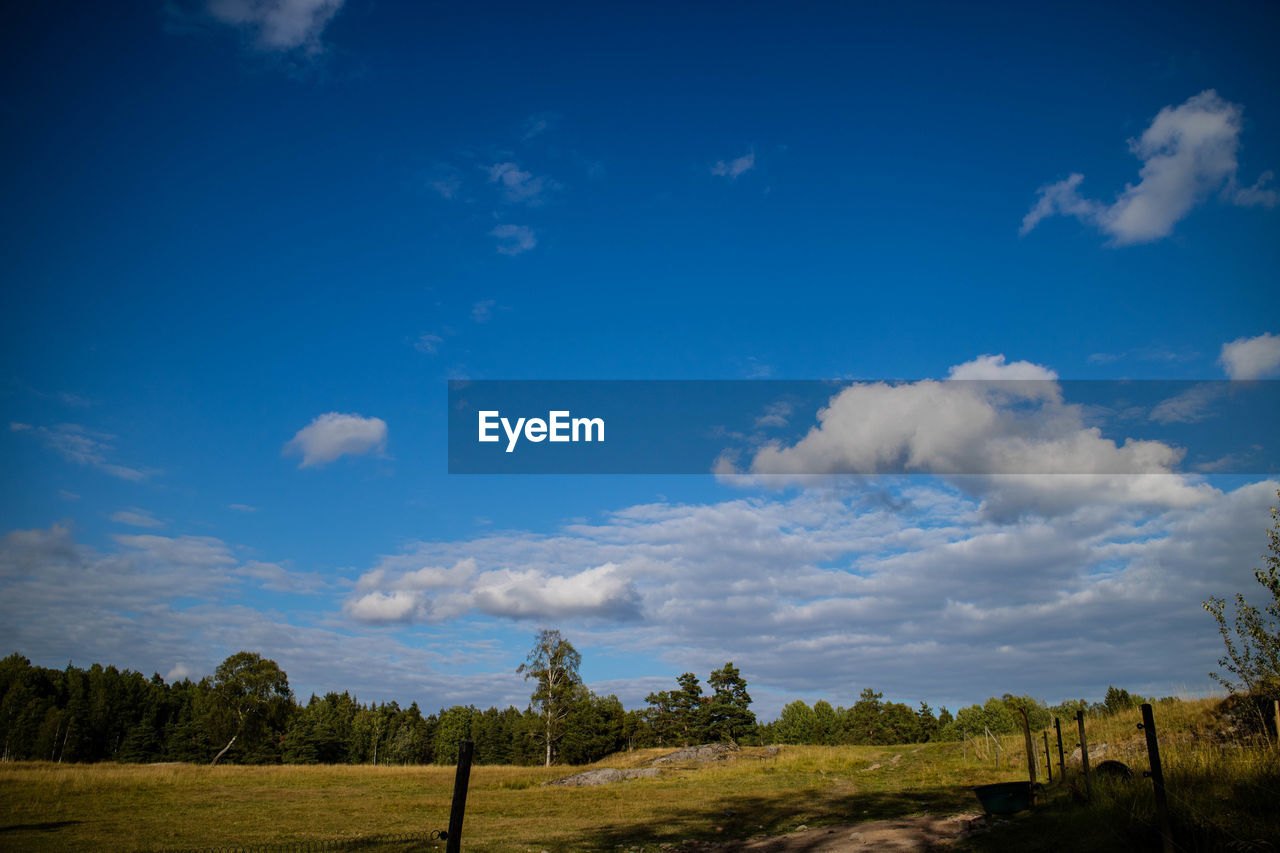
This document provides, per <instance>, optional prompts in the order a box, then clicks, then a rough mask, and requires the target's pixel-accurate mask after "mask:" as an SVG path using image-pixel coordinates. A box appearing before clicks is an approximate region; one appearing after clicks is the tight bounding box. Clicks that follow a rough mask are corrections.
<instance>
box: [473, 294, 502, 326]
mask: <svg viewBox="0 0 1280 853" xmlns="http://www.w3.org/2000/svg"><path fill="white" fill-rule="evenodd" d="M496 304H497V302H496V301H495V300H493V299H481V300H480V301H479V302H477V303H475V304H474V305H472V306H471V319H472V320H474V321H475V322H477V323H487V322H489V320H491V319H492V318H493V306H494V305H496Z"/></svg>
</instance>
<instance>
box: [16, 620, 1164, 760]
mask: <svg viewBox="0 0 1280 853" xmlns="http://www.w3.org/2000/svg"><path fill="white" fill-rule="evenodd" d="M550 634H552V635H554V637H555V639H556V640H557V641H558V642H561V643H564V646H566V647H568V649H569V650H572V647H571V646H568V643H567V642H566V641H563V640H562V639H560V638H559V637H558V634H556V633H555V632H550ZM575 654H576V653H575ZM533 659H534V656H533V655H532V654H531V660H533ZM524 669H525V668H524V667H522V670H524ZM568 670H570V671H569V672H568V674H567V676H566V677H565V679H564V681H563V684H562V685H561V686H560V687H559V688H558V689H557V690H556V691H554V692H551V693H548V692H547V691H545V690H543V686H544V682H543V680H542V679H540V678H535V685H536V686H535V690H534V692H533V696H532V697H531V701H530V704H529V706H527V707H526V708H525V709H523V710H521V709H518V708H516V707H507V708H502V709H499V708H494V707H491V708H486V709H484V710H481V709H480V708H477V707H476V706H474V705H455V706H453V707H449V708H441V709H439V710H438V711H435V712H431V713H424V712H423V711H422V709H421V708H419V706H418V704H417V703H416V702H413V703H411V704H409V705H408V706H407V707H402V706H401V705H399V704H398V703H397V702H384V703H362V702H360V701H359V699H358V698H356V697H354V696H352V695H350V694H349V693H347V692H342V693H336V692H330V693H326V694H325V695H324V696H316V695H312V696H310V697H309V698H308V699H307V700H306V701H305V702H303V701H299V700H298V699H297V698H296V697H294V695H293V693H292V691H291V690H290V688H289V687H288V680H287V676H286V674H285V673H284V672H283V671H282V670H281V669H280V668H279V667H278V666H277V665H276V664H275V663H274V662H273V661H270V660H268V659H266V658H262V657H261V656H260V655H257V654H254V653H251V652H240V653H238V654H236V655H232V656H231V657H229V658H228V659H227V660H226V661H224V662H223V664H222V665H220V666H219V667H218V671H217V672H216V673H215V674H214V675H213V676H210V677H206V678H203V679H201V680H199V681H192V680H190V679H182V680H178V681H175V682H173V683H168V682H166V681H165V680H164V679H163V678H161V677H160V676H159V675H152V676H151V677H150V678H148V677H146V676H145V675H143V674H142V673H140V672H135V671H132V670H128V669H125V670H120V669H117V668H116V667H114V666H103V665H101V664H96V663H95V664H93V665H92V666H90V667H89V668H88V669H81V668H78V667H75V666H72V665H70V664H68V666H67V667H66V668H65V669H61V670H59V669H50V668H46V667H40V666H34V665H32V663H31V662H30V661H29V660H28V659H27V658H25V657H23V656H21V655H19V654H17V653H15V654H11V655H9V656H8V657H6V658H4V659H3V660H0V743H3V747H2V752H0V760H5V761H14V760H37V761H51V762H59V763H64V762H100V761H115V762H122V763H151V762H170V761H172V762H193V763H209V762H212V761H217V760H221V761H224V762H233V763H241V764H279V763H285V764H396V765H408V764H432V763H435V764H450V763H452V762H453V761H454V760H455V759H456V756H457V748H458V744H459V742H461V741H462V740H464V739H468V740H471V741H473V742H474V744H475V753H474V756H475V761H476V762H477V763H479V764H516V765H533V764H540V763H544V761H546V760H547V757H548V755H551V756H552V759H553V760H554V762H556V763H561V764H587V763H590V762H593V761H597V760H599V759H601V758H603V757H604V756H606V755H608V754H610V753H613V752H618V751H620V750H627V749H636V748H644V747H653V746H661V747H666V746H673V747H674V746H683V745H688V744H693V743H704V742H708V741H718V740H733V741H736V742H739V743H742V744H744V745H752V744H770V743H786V744H815V745H816V744H831V745H837V744H855V745H859V744H888V743H923V742H926V741H931V740H958V739H959V738H960V737H961V736H962V734H963V733H965V732H967V733H968V734H970V735H981V734H982V733H983V731H984V730H989V731H990V732H991V733H993V734H999V733H1008V732H1013V731H1015V727H1016V726H1017V725H1019V722H1018V721H1019V717H1018V714H1017V710H1016V709H1017V708H1018V707H1020V706H1022V707H1026V708H1027V709H1028V712H1029V715H1030V717H1031V720H1030V722H1031V725H1032V727H1033V729H1034V728H1041V727H1043V726H1045V725H1047V724H1049V723H1050V722H1051V720H1052V717H1053V716H1054V715H1058V716H1060V717H1062V718H1063V719H1064V720H1065V719H1068V718H1074V714H1075V711H1076V710H1077V709H1083V710H1086V711H1100V710H1117V709H1120V708H1125V707H1130V706H1131V705H1134V704H1137V703H1138V702H1141V701H1145V700H1143V699H1142V697H1140V696H1133V695H1130V694H1129V693H1128V692H1127V691H1124V690H1120V689H1117V688H1114V687H1112V688H1111V689H1110V690H1109V691H1108V692H1107V696H1106V699H1105V700H1104V702H1101V703H1089V702H1086V701H1085V700H1077V701H1074V702H1068V703H1064V704H1062V705H1058V706H1054V707H1049V706H1046V705H1045V703H1043V702H1041V701H1039V700H1037V699H1034V698H1032V697H1027V696H1015V695H1012V694H1005V695H1004V696H1002V697H999V698H997V697H992V698H990V699H988V700H987V701H986V702H985V703H984V704H981V705H972V706H969V707H966V708H962V709H960V710H959V711H958V712H957V713H956V714H955V715H952V714H951V713H950V712H949V711H948V710H947V709H946V708H942V709H940V711H939V712H938V713H936V714H935V713H934V712H933V710H932V709H930V707H929V705H927V704H926V703H924V702H921V703H920V705H919V707H918V708H912V707H910V706H908V705H906V704H903V703H899V702H885V701H884V700H883V696H882V694H880V693H877V692H875V691H873V690H871V689H869V688H868V689H865V690H863V691H862V693H861V695H860V696H859V698H858V699H857V701H855V702H853V703H852V704H851V705H850V706H848V707H841V706H838V705H832V704H831V703H829V702H827V701H818V702H815V703H814V704H813V705H812V706H809V705H808V704H806V703H805V702H802V701H795V702H792V703H790V704H788V705H787V706H785V707H784V708H783V709H782V711H781V713H780V714H779V716H778V718H777V719H776V720H773V721H771V722H768V723H763V724H761V723H759V722H758V721H757V720H756V718H755V715H754V714H753V713H752V712H751V710H750V707H749V706H750V704H751V698H750V695H749V694H748V693H747V684H746V681H745V679H743V677H742V675H741V673H740V671H739V670H738V669H737V668H736V667H735V666H734V665H733V664H732V663H726V664H725V666H724V667H723V668H721V669H718V670H715V671H714V672H712V673H711V676H710V677H709V679H708V681H707V685H708V686H709V687H710V688H711V692H710V694H707V693H704V692H703V687H702V684H701V683H700V681H699V679H698V677H697V676H696V675H695V674H693V673H684V674H682V675H681V676H680V677H679V678H678V679H677V680H676V684H675V687H674V689H672V690H669V691H660V692H656V693H651V694H649V696H647V697H646V701H647V705H646V706H645V707H643V708H639V709H631V710H628V709H626V708H624V707H623V705H622V702H621V701H619V699H618V698H617V697H616V696H613V695H609V696H600V695H597V694H595V693H593V692H592V691H591V690H590V689H588V688H587V687H586V686H585V685H584V684H583V683H582V682H581V680H580V679H578V678H577V672H576V670H577V666H576V663H575V664H574V665H573V666H571V667H568ZM531 673H536V668H535V667H529V671H526V675H527V676H528V675H530V674H531ZM548 712H551V716H550V717H549V716H548ZM548 719H551V720H552V722H553V725H552V726H551V734H550V739H551V741H552V746H553V749H552V750H548V749H547V741H548Z"/></svg>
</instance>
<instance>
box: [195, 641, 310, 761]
mask: <svg viewBox="0 0 1280 853" xmlns="http://www.w3.org/2000/svg"><path fill="white" fill-rule="evenodd" d="M210 688H211V693H212V698H213V708H212V710H213V714H214V717H215V721H216V725H217V727H218V728H219V729H221V731H222V734H224V735H225V734H226V733H227V732H230V733H231V738H230V740H228V741H227V745H226V746H224V747H223V748H222V750H221V751H220V752H219V753H218V754H217V755H215V756H214V757H213V761H211V762H210V764H211V765H213V764H217V763H218V761H219V760H220V759H221V758H222V756H224V755H226V754H227V750H229V749H231V747H232V745H233V744H235V742H236V741H237V740H238V739H239V738H240V737H241V736H243V735H247V734H251V735H258V734H261V733H262V732H263V731H264V730H270V729H272V728H278V729H281V730H282V729H283V728H284V723H285V722H286V721H287V719H288V713H289V711H291V710H292V709H293V691H291V690H290V689H289V679H288V677H287V676H286V675H285V674H284V671H283V670H282V669H280V666H279V665H278V664H277V663H276V662H275V661H273V660H268V659H267V658H264V657H262V656H261V655H259V654H257V653H256V652H236V653H235V654H234V655H232V656H231V657H229V658H227V659H226V660H224V661H223V662H222V663H220V664H218V668H217V670H216V671H215V672H214V674H213V681H212V682H211V683H210Z"/></svg>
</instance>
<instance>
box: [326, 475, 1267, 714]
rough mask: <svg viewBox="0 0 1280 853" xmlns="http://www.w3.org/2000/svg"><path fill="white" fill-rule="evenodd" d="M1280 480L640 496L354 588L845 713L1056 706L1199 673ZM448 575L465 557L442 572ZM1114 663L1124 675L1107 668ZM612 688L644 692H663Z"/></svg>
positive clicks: (410, 610)
mask: <svg viewBox="0 0 1280 853" xmlns="http://www.w3.org/2000/svg"><path fill="white" fill-rule="evenodd" d="M1277 486H1280V484H1278V483H1276V482H1274V481H1269V482H1263V483H1255V484H1250V485H1247V486H1243V487H1241V488H1239V489H1237V490H1236V491H1233V492H1227V493H1223V492H1219V491H1216V490H1212V489H1209V490H1206V491H1205V492H1204V493H1203V494H1202V496H1201V497H1202V499H1201V500H1200V501H1198V502H1196V503H1195V504H1194V505H1183V506H1179V505H1159V504H1155V505H1153V506H1154V508H1152V507H1136V506H1134V505H1133V504H1129V503H1114V502H1113V503H1107V502H1105V501H1093V502H1082V503H1078V504H1077V505H1075V506H1074V507H1071V508H1070V509H1069V510H1068V511H1066V512H1064V513H1062V514H1059V515H1055V516H1027V515H1021V516H1016V517H1010V518H1003V519H1001V518H993V517H991V516H990V515H989V514H988V513H986V512H984V510H983V508H982V506H981V504H980V503H979V502H978V501H976V500H975V499H974V498H972V497H970V496H968V495H967V494H966V493H965V492H964V491H963V490H962V489H958V488H954V487H951V486H948V485H946V484H944V483H941V482H939V481H937V480H932V479H930V480H924V481H922V480H920V479H903V480H897V481H893V480H889V481H881V482H880V483H879V484H878V485H876V486H874V487H873V486H872V485H870V484H866V483H863V484H859V485H857V486H855V487H853V488H849V489H829V490H807V491H803V492H800V493H798V494H796V495H795V496H793V497H790V498H787V499H785V500H783V499H779V500H765V499H760V498H744V499H741V500H732V501H723V502H718V503H711V504H676V503H666V502H662V503H653V504H643V505H638V506H633V507H628V508H625V509H622V510H619V511H616V512H613V513H609V514H608V515H607V517H605V518H604V519H603V520H602V521H600V522H598V523H578V524H570V525H567V526H566V527H564V528H563V529H562V530H560V531H558V532H556V533H554V534H550V535H538V534H533V533H520V532H507V533H502V534H495V535H491V536H484V537H480V538H476V539H470V540H463V541H457V542H424V543H418V544H417V545H414V546H410V547H409V548H408V549H406V551H405V552H404V553H402V554H398V555H393V556H391V557H387V558H384V559H383V561H382V562H381V563H380V564H379V565H378V567H377V568H376V569H374V570H373V571H371V572H370V573H368V574H369V576H371V577H369V580H368V583H370V584H371V586H369V587H368V588H366V589H363V590H357V592H356V594H355V597H354V599H353V601H354V602H356V604H358V605H359V611H361V612H363V615H365V616H369V617H381V619H383V620H390V621H401V622H414V621H422V620H424V618H426V617H427V616H428V615H431V616H436V615H438V613H436V612H435V611H434V610H430V611H428V610H424V609H423V607H424V602H425V603H427V605H426V606H428V607H431V608H434V607H435V606H436V604H435V602H436V601H438V600H439V599H440V598H443V597H447V596H451V595H452V596H463V597H465V599H466V607H468V608H470V611H469V612H477V611H478V612H479V613H481V614H486V613H488V614H492V615H494V616H498V617H501V618H505V619H525V618H536V619H548V618H550V619H555V620H556V623H557V624H560V625H566V626H568V627H574V628H575V637H578V636H580V637H582V638H583V642H584V643H585V644H586V645H587V646H589V647H590V648H591V649H593V650H595V651H596V653H597V654H598V653H602V652H609V651H613V652H616V653H618V654H626V655H628V656H630V657H635V658H643V657H645V656H648V657H653V658H660V659H662V660H665V661H668V662H669V664H670V667H669V672H671V673H674V672H680V671H684V670H693V671H706V670H708V669H709V668H711V667H713V666H719V665H720V664H721V663H723V662H724V661H725V660H733V661H735V662H737V663H738V664H739V665H740V666H743V667H744V670H746V671H747V673H748V677H749V678H750V679H751V683H752V685H753V688H754V687H757V686H758V687H760V688H761V689H767V690H772V691H777V692H778V694H779V695H780V696H781V695H783V694H785V692H786V691H816V692H818V693H819V695H824V696H825V697H826V698H828V699H831V700H832V701H837V702H844V703H846V704H847V703H848V702H851V701H853V700H854V699H855V698H856V693H857V690H858V689H860V687H862V686H873V687H875V688H876V689H879V690H886V692H888V693H889V694H890V695H892V696H896V697H902V698H907V699H912V700H913V701H914V700H915V699H928V700H929V701H931V702H935V703H936V702H938V701H946V700H949V699H951V698H952V697H964V698H966V699H967V701H973V699H980V698H982V697H984V696H987V695H991V694H993V693H994V694H996V695H998V694H999V693H1001V692H1003V691H1004V690H1006V689H1011V686H1012V685H1018V689H1019V690H1023V689H1025V690H1029V691H1031V692H1041V693H1042V695H1045V696H1046V698H1050V699H1054V698H1065V696H1067V695H1070V694H1074V695H1101V692H1102V691H1104V690H1105V689H1106V686H1107V683H1108V680H1114V679H1117V678H1120V677H1122V675H1123V677H1124V678H1125V679H1126V680H1128V681H1130V682H1131V683H1133V684H1135V685H1137V684H1139V683H1142V684H1151V685H1154V686H1155V689H1158V690H1161V691H1164V692H1170V691H1171V690H1172V689H1173V688H1174V686H1176V685H1178V684H1182V683H1197V684H1199V683H1203V682H1204V681H1205V675H1204V673H1206V672H1207V671H1208V670H1209V669H1211V668H1212V666H1213V661H1214V660H1215V659H1216V657H1217V655H1218V654H1219V653H1220V652H1219V647H1220V642H1219V641H1218V638H1217V636H1216V634H1214V632H1213V631H1212V630H1209V629H1206V628H1205V626H1204V624H1203V618H1204V614H1203V611H1202V610H1201V609H1200V607H1199V602H1200V601H1202V600H1204V599H1205V598H1206V597H1207V596H1208V595H1211V594H1223V593H1224V592H1227V593H1229V592H1230V591H1232V590H1236V589H1247V588H1248V584H1251V583H1252V582H1253V581H1252V576H1251V574H1250V569H1251V567H1252V566H1253V565H1255V563H1256V560H1257V553H1258V550H1259V549H1260V548H1261V547H1262V546H1263V544H1264V542H1263V539H1262V536H1261V530H1262V529H1263V528H1264V527H1265V525H1266V521H1267V508H1268V506H1269V504H1270V503H1271V502H1272V501H1273V500H1274V499H1275V498H1274V496H1275V489H1276V488H1277ZM876 489H881V490H888V491H889V492H890V493H891V495H892V500H880V499H878V497H877V496H876V495H875V494H873V492H874V491H875V490H876ZM463 553H465V554H466V555H467V557H466V558H465V559H469V560H474V562H475V566H476V568H475V573H474V574H467V573H466V572H463V571H458V572H456V573H455V574H454V575H452V576H451V578H450V580H449V581H448V583H449V584H451V585H448V586H439V587H436V589H435V591H434V594H433V596H428V595H427V594H426V593H425V592H420V594H419V595H418V596H417V597H414V596H413V595H411V594H410V592H411V591H410V590H409V589H408V588H407V586H406V585H405V584H403V583H401V582H400V580H399V578H400V576H401V575H403V574H405V573H407V572H412V571H416V570H417V568H416V567H419V566H421V565H430V566H437V567H439V566H448V565H450V560H451V559H454V560H456V559H458V558H457V557H456V555H458V554H463ZM454 565H455V566H456V565H457V563H456V562H454ZM583 565H588V566H593V567H595V568H592V569H587V570H585V571H584V570H581V569H579V568H577V567H579V566H583ZM440 571H452V570H441V569H433V574H432V577H433V578H437V577H438V575H437V574H436V573H437V572H440ZM624 579H625V584H624V583H622V582H623V581H624ZM362 582H363V579H362ZM375 593H377V594H375ZM366 597H368V598H367V601H362V599H365V598H366ZM610 600H612V601H613V602H615V604H613V605H610V604H609V601H610ZM629 600H631V601H634V602H635V605H634V607H632V606H630V605H629V604H628V603H627V602H628V601H629ZM619 605H621V606H619ZM349 612H351V613H352V615H355V613H356V612H357V611H356V605H353V607H352V609H351V610H350V611H349ZM448 618H456V617H454V616H450V617H448ZM371 621H378V620H376V619H374V620H371ZM1134 624H1141V625H1143V626H1144V630H1143V631H1141V632H1135V631H1133V630H1132V629H1131V626H1132V625H1134ZM1011 637H1021V638H1024V639H1023V640H1020V641H1019V642H1018V643H1011V642H1010V638H1011ZM1082 637H1083V638H1087V639H1086V640H1081V638H1082ZM1026 638H1034V639H1030V640H1028V639H1026ZM577 642H578V640H577V639H575V643H577ZM1024 642H1029V643H1031V645H1032V646H1033V649H1032V650H1031V651H1024V650H1023V649H1022V645H1023V643H1024ZM1006 647H1016V651H1010V652H999V651H998V650H999V649H1002V648H1006ZM579 648H584V645H582V644H580V645H579ZM1161 650H1163V652H1162V651H1161ZM1148 655H1152V656H1153V657H1150V658H1148V657H1147V656H1148ZM1099 657H1105V658H1106V659H1108V660H1112V661H1115V662H1116V666H1118V667H1119V668H1120V670H1123V674H1122V673H1121V672H1119V671H1116V670H1114V669H1113V670H1109V671H1108V672H1107V673H1106V674H1104V675H1099V674H1098V673H1097V672H1096V666H1095V664H1094V661H1096V660H1097V659H1098V658H1099ZM1041 658H1045V659H1048V660H1051V661H1052V662H1053V664H1054V667H1055V669H1054V671H1053V674H1052V675H1051V676H1048V675H1047V676H1045V677H1044V679H1043V680H1039V679H1038V677H1037V676H1035V675H1034V674H1030V673H1031V672H1032V670H1035V667H1030V668H1029V662H1030V661H1032V660H1037V659H1041ZM1169 660H1176V661H1178V663H1177V664H1176V665H1175V666H1174V669H1173V670H1170V669H1169V664H1168V661H1169ZM1149 661H1156V662H1159V663H1149ZM1037 671H1038V670H1037ZM1099 679H1101V683H1097V681H1098V680H1099ZM668 680H669V677H668ZM637 684H639V682H637ZM839 685H849V686H848V687H847V693H842V692H841V690H842V689H844V688H842V687H840V686H839ZM978 685H981V686H978ZM615 688H616V689H617V690H618V691H619V693H620V695H623V698H624V700H626V701H628V702H637V703H638V702H640V701H641V700H642V698H643V696H644V695H645V692H647V691H645V690H641V689H640V688H639V687H638V686H637V687H635V689H632V686H629V685H627V684H623V683H621V682H618V683H616V684H614V686H611V688H610V689H615ZM650 689H652V688H650ZM953 707H954V706H953ZM758 710H763V709H758Z"/></svg>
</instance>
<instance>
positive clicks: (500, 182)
mask: <svg viewBox="0 0 1280 853" xmlns="http://www.w3.org/2000/svg"><path fill="white" fill-rule="evenodd" d="M484 168H485V171H486V172H487V173H488V175H489V183H491V184H495V185H496V186H497V187H498V188H499V190H501V192H502V197H503V198H504V199H506V200H507V201H509V202H513V203H524V204H540V203H541V202H542V201H543V200H544V198H545V195H546V193H547V192H549V191H552V190H556V189H559V187H560V185H559V184H558V183H556V182H555V181H553V180H552V179H550V178H545V177H537V176H535V175H534V174H533V173H532V172H526V171H524V170H523V169H521V168H520V167H519V166H517V165H516V164H515V163H511V162H504V163H494V164H493V165H492V166H486V167H484Z"/></svg>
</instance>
